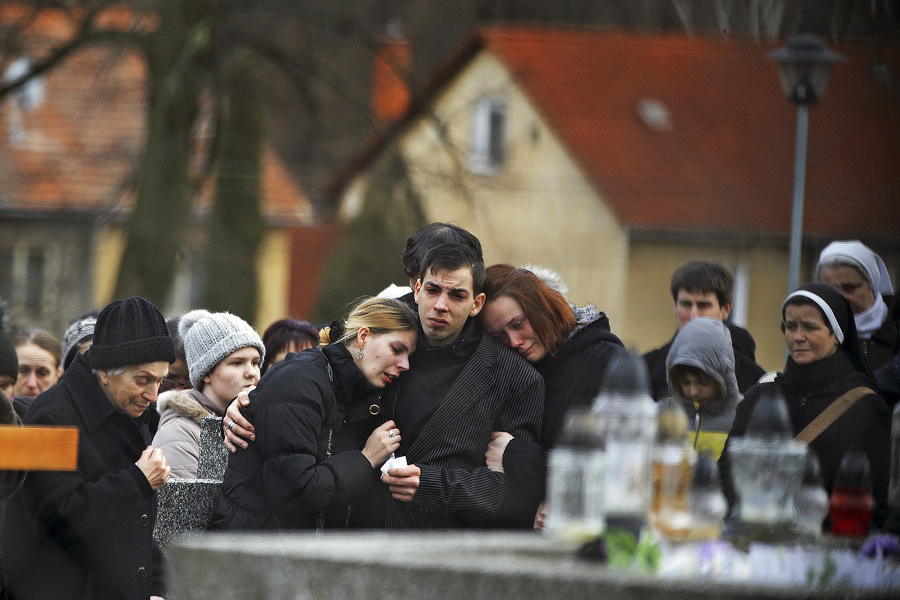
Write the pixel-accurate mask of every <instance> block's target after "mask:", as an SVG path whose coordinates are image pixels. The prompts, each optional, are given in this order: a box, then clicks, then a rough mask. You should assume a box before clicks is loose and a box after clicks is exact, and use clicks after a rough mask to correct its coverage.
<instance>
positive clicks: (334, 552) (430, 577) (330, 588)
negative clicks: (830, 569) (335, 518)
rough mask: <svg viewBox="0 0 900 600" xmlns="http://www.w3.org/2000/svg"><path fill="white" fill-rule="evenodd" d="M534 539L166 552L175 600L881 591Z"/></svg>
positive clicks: (339, 541)
mask: <svg viewBox="0 0 900 600" xmlns="http://www.w3.org/2000/svg"><path fill="white" fill-rule="evenodd" d="M574 551H575V547H574V546H571V545H566V544H561V543H559V542H556V541H553V540H550V539H547V538H544V537H541V536H538V535H535V534H530V533H510V532H477V533H476V532H472V533H468V534H460V533H452V534H441V533H434V534H419V535H399V534H389V533H384V532H373V533H326V534H325V535H324V536H322V537H320V538H317V537H316V536H315V535H314V534H278V535H263V534H234V533H221V534H210V533H207V534H202V535H197V536H193V537H191V538H189V539H182V540H179V541H177V542H175V543H173V544H172V546H171V548H170V585H169V592H168V594H167V596H166V597H167V598H168V599H169V600H179V599H181V600H237V599H239V598H241V599H243V598H271V599H282V598H284V599H307V598H308V599H311V600H312V599H315V600H332V599H333V600H338V599H341V600H401V599H407V598H408V599H410V600H413V599H415V600H430V599H439V598H440V599H459V600H507V599H508V600H532V599H533V600H555V599H560V600H579V599H581V598H614V599H615V600H645V599H654V598H659V599H661V600H662V599H664V600H707V599H709V600H725V599H735V600H743V599H746V600H750V599H783V600H787V599H801V598H802V599H807V598H808V599H813V598H815V599H823V598H824V599H831V598H835V599H836V598H859V599H864V598H865V599H868V598H873V599H874V598H883V597H884V592H883V591H882V592H880V593H875V592H865V591H860V590H847V589H836V590H821V589H806V588H803V589H798V588H784V587H769V586H759V585H742V584H732V583H715V582H709V581H698V580H671V579H662V578H659V577H656V576H652V575H643V574H639V573H631V572H627V571H616V570H609V569H606V568H604V567H602V566H599V565H596V564H594V563H591V562H586V561H582V560H579V559H577V558H575V556H574Z"/></svg>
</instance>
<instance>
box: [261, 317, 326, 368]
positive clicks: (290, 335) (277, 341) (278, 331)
mask: <svg viewBox="0 0 900 600" xmlns="http://www.w3.org/2000/svg"><path fill="white" fill-rule="evenodd" d="M262 341H263V345H264V346H265V347H266V358H265V360H264V361H263V364H262V367H261V368H260V375H262V374H264V373H265V372H266V371H267V370H268V369H269V367H270V366H272V361H273V360H274V359H275V355H276V354H278V353H279V352H281V351H282V350H284V349H286V348H288V347H290V345H291V342H294V343H296V344H297V346H306V347H313V348H315V347H316V346H318V345H319V330H318V329H317V328H316V327H314V326H313V325H311V324H310V323H308V322H306V321H298V320H297V319H291V318H287V319H279V320H278V321H275V322H274V323H272V324H271V325H269V326H268V327H267V328H266V331H265V333H263V336H262Z"/></svg>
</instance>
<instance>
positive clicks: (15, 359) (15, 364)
mask: <svg viewBox="0 0 900 600" xmlns="http://www.w3.org/2000/svg"><path fill="white" fill-rule="evenodd" d="M0 375H9V376H10V377H12V378H13V379H16V378H17V377H18V376H19V356H18V355H17V354H16V347H15V346H13V343H12V340H11V339H9V337H8V336H7V335H6V334H5V333H2V332H0Z"/></svg>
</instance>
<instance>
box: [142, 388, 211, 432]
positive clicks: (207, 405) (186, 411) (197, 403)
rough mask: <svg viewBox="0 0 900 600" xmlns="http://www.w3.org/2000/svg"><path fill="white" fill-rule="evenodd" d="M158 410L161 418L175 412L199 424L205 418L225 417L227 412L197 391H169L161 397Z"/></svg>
mask: <svg viewBox="0 0 900 600" xmlns="http://www.w3.org/2000/svg"><path fill="white" fill-rule="evenodd" d="M156 409H157V410H158V411H159V414H160V416H161V418H165V416H166V412H167V411H170V410H171V411H175V413H177V414H178V415H180V416H183V417H187V418H188V419H191V420H192V421H194V422H196V423H197V424H199V423H200V421H201V420H202V419H203V417H211V416H219V417H221V416H223V415H224V414H225V410H224V409H222V408H220V407H219V406H217V405H216V404H215V403H214V402H213V401H212V400H210V399H209V398H207V397H206V396H204V395H203V394H201V393H200V392H198V391H197V390H193V389H192V390H169V391H168V392H163V393H162V394H160V395H159V399H158V400H157V402H156Z"/></svg>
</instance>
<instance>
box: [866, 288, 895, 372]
mask: <svg viewBox="0 0 900 600" xmlns="http://www.w3.org/2000/svg"><path fill="white" fill-rule="evenodd" d="M882 298H883V299H884V301H885V303H886V304H887V305H888V308H889V312H888V316H887V318H885V320H884V322H882V323H881V327H879V328H878V329H876V330H875V331H874V332H872V335H871V337H869V338H867V339H863V338H860V340H859V345H860V346H861V348H862V353H863V356H864V357H865V358H866V362H867V363H868V365H869V370H871V371H872V372H873V373H874V372H876V371H878V370H879V369H881V368H882V367H884V366H885V365H887V364H889V363H890V362H891V361H892V360H894V356H896V355H897V352H898V351H900V335H898V333H897V321H898V320H900V314H898V313H900V302H895V301H894V298H895V297H894V296H882Z"/></svg>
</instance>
